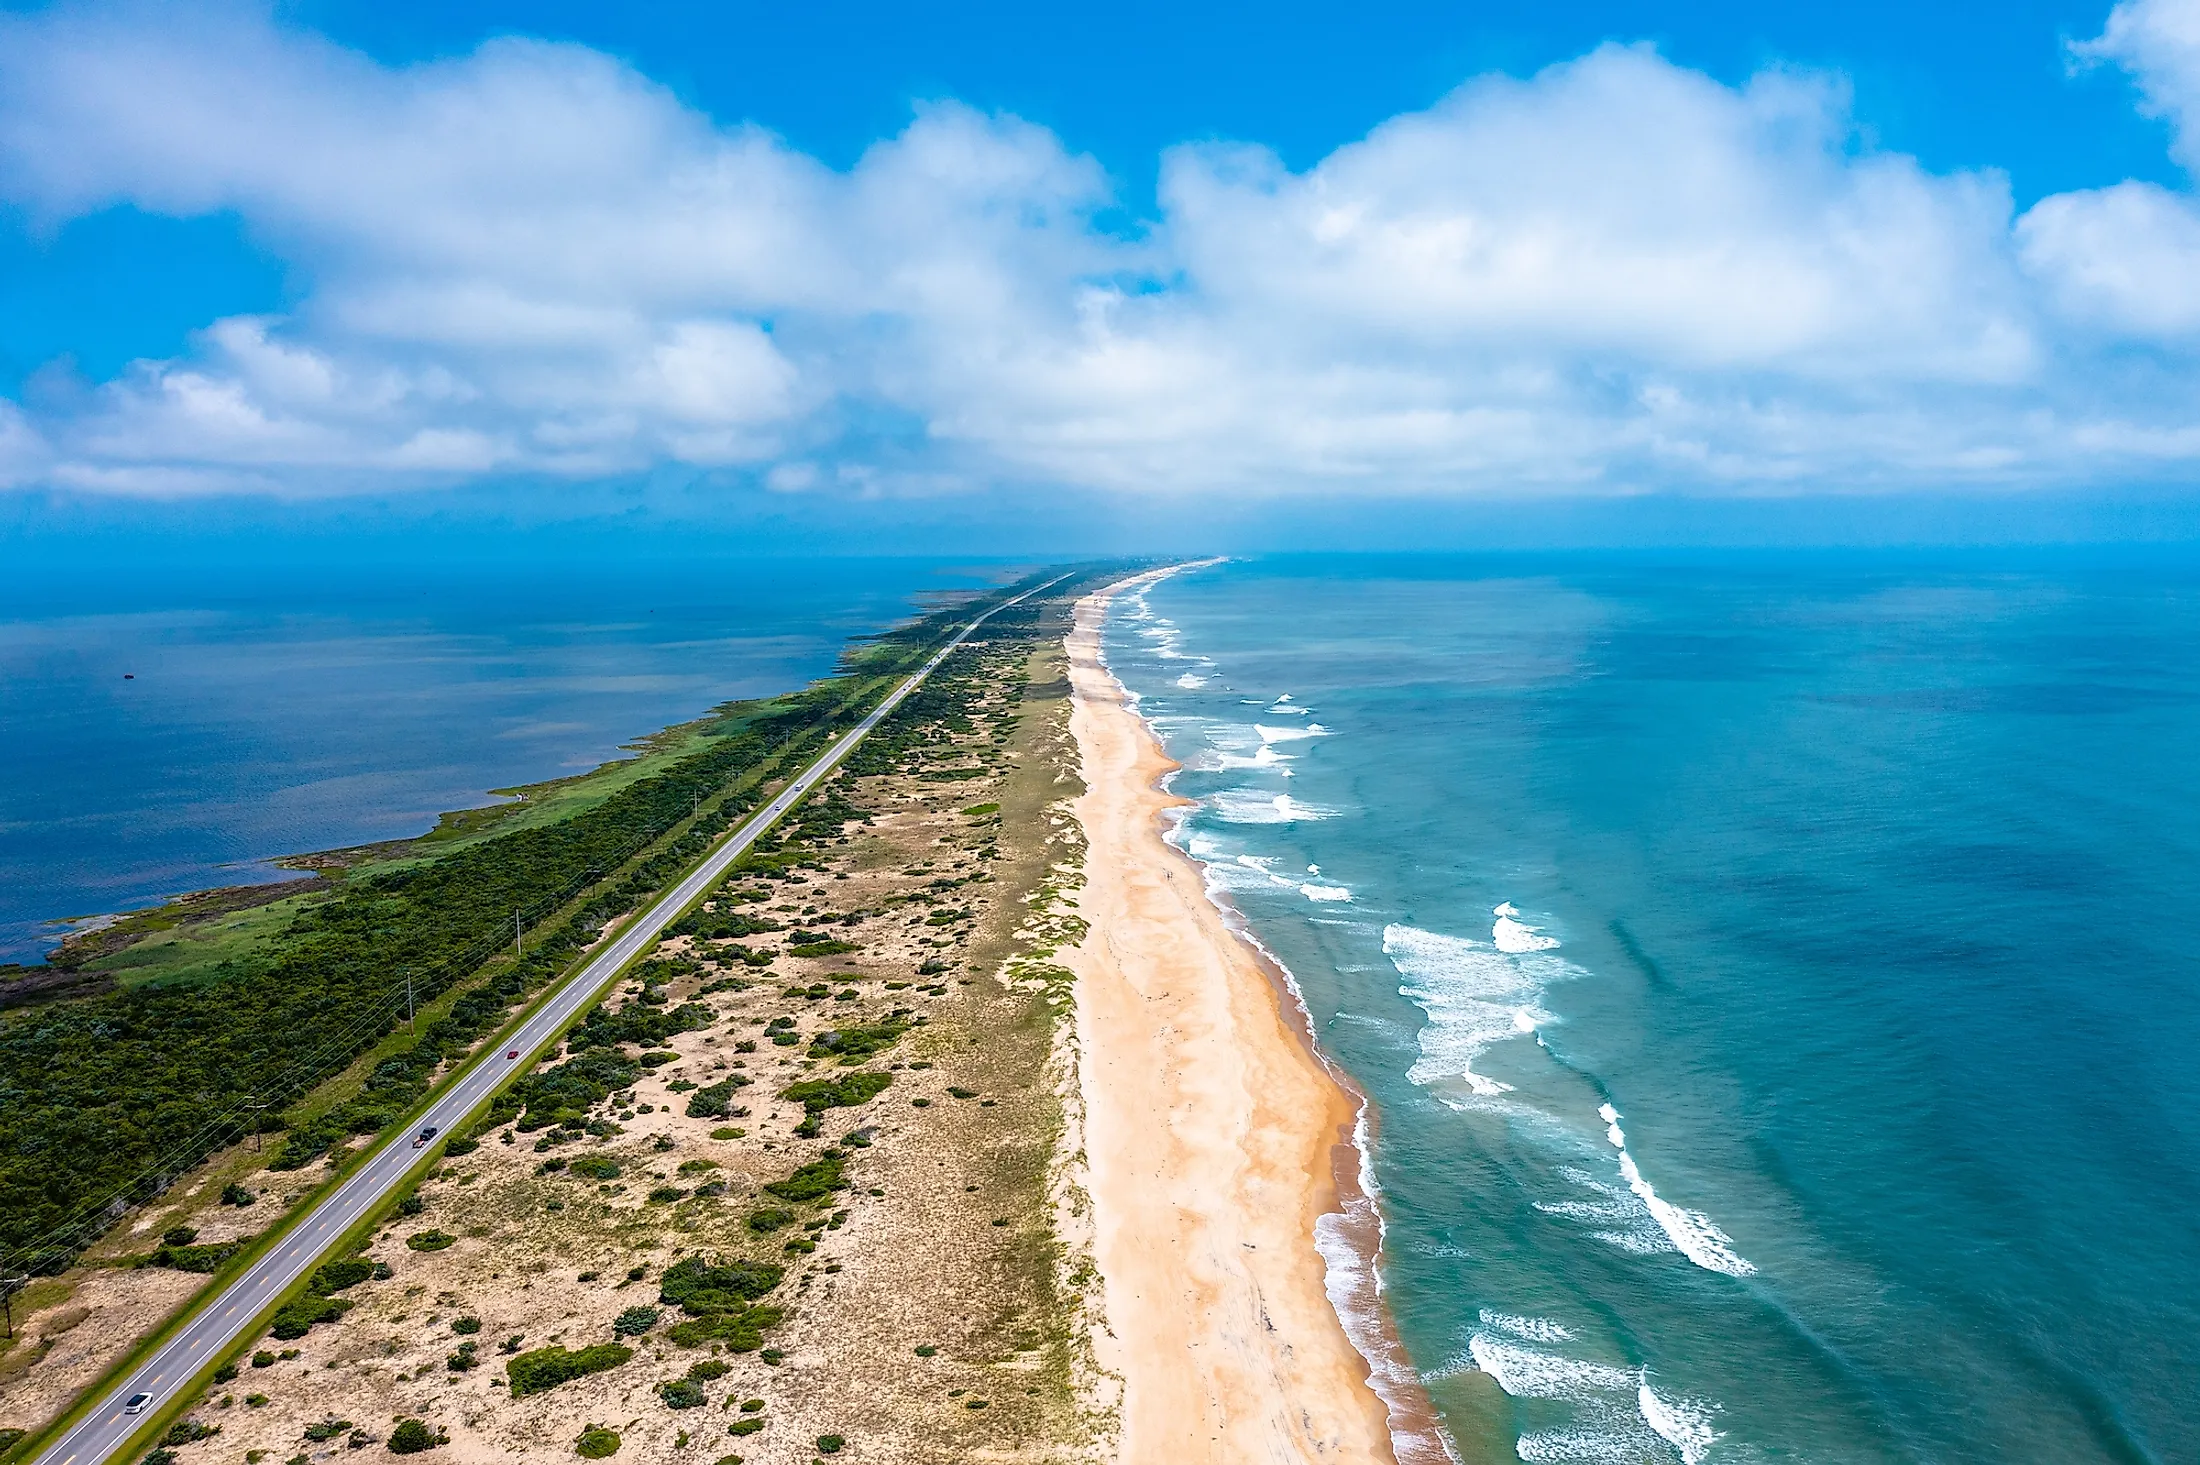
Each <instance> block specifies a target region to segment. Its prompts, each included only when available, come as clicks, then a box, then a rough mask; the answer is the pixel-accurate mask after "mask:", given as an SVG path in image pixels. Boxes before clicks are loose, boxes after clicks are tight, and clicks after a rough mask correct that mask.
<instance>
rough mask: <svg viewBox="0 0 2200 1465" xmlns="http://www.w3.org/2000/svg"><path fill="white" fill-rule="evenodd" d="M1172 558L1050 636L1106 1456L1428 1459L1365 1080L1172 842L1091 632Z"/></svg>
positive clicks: (1427, 1429)
mask: <svg viewBox="0 0 2200 1465" xmlns="http://www.w3.org/2000/svg"><path fill="white" fill-rule="evenodd" d="M1166 573H1168V571H1162V572H1158V573H1156V574H1152V575H1148V576H1142V577H1134V578H1132V579H1130V580H1126V581H1123V582H1120V583H1119V584H1117V585H1115V586H1111V587H1109V588H1107V589H1105V590H1101V591H1098V592H1095V593H1094V594H1092V595H1089V596H1087V597H1085V598H1084V599H1083V600H1081V601H1080V602H1079V603H1078V606H1077V611H1076V620H1075V629H1074V630H1073V631H1072V633H1071V635H1070V636H1069V638H1068V640H1067V642H1066V646H1067V650H1068V653H1069V663H1070V683H1071V689H1072V696H1073V706H1072V712H1071V727H1072V730H1073V731H1074V732H1075V734H1076V737H1077V742H1078V748H1079V752H1080V756H1081V759H1082V762H1083V768H1084V775H1085V793H1084V794H1083V795H1081V796H1080V797H1079V799H1078V800H1077V816H1078V819H1079V822H1080V823H1081V824H1082V825H1083V827H1084V830H1085V837H1086V847H1087V855H1086V885H1085V889H1084V892H1083V895H1082V897H1081V907H1082V913H1083V915H1084V917H1085V919H1086V920H1087V921H1088V922H1089V923H1090V934H1089V935H1088V936H1087V938H1086V939H1085V941H1084V942H1083V943H1082V944H1081V945H1080V946H1079V947H1078V948H1076V950H1074V951H1073V952H1069V953H1065V955H1066V957H1067V958H1068V960H1069V963H1070V965H1071V967H1072V969H1073V970H1074V971H1075V972H1076V976H1077V1014H1078V1018H1077V1020H1078V1029H1079V1036H1080V1050H1081V1055H1082V1056H1081V1062H1080V1068H1081V1074H1080V1080H1081V1084H1082V1087H1083V1089H1084V1099H1085V1109H1086V1126H1085V1135H1086V1148H1087V1155H1088V1164H1089V1180H1088V1185H1089V1189H1090V1191H1091V1194H1092V1196H1093V1201H1094V1219H1095V1233H1096V1244H1095V1254H1096V1257H1097V1260H1098V1263H1099V1268H1100V1271H1101V1274H1102V1276H1103V1278H1104V1279H1105V1283H1106V1295H1107V1318H1108V1323H1109V1327H1108V1335H1107V1337H1106V1338H1104V1339H1101V1340H1098V1341H1099V1342H1100V1343H1101V1344H1102V1358H1103V1362H1105V1363H1106V1364H1107V1365H1108V1366H1109V1367H1110V1368H1111V1369H1112V1370H1113V1371H1115V1372H1116V1373H1117V1374H1118V1375H1119V1376H1120V1377H1121V1378H1122V1379H1123V1383H1124V1391H1123V1403H1122V1434H1121V1455H1120V1458H1121V1459H1122V1460H1123V1461H1124V1462H1126V1465H1142V1462H1145V1461H1157V1462H1158V1461H1176V1460H1184V1459H1203V1460H1216V1461H1224V1460H1233V1461H1234V1460H1241V1459H1261V1460H1273V1459H1308V1460H1311V1459H1317V1458H1319V1459H1325V1460H1326V1459H1352V1460H1370V1461H1385V1462H1399V1461H1405V1462H1408V1465H1415V1462H1419V1461H1422V1460H1441V1459H1445V1458H1447V1457H1448V1453H1449V1452H1448V1451H1446V1450H1444V1449H1443V1447H1442V1445H1441V1437H1440V1435H1439V1434H1438V1433H1437V1431H1436V1430H1435V1429H1434V1422H1433V1416H1432V1414H1431V1413H1430V1411H1429V1410H1428V1408H1427V1406H1426V1404H1425V1402H1418V1407H1416V1404H1417V1401H1416V1400H1415V1398H1414V1397H1413V1396H1414V1395H1415V1394H1417V1392H1418V1389H1417V1385H1415V1384H1413V1383H1411V1381H1410V1370H1406V1371H1405V1376H1404V1378H1402V1379H1401V1378H1400V1377H1399V1376H1398V1371H1399V1369H1400V1368H1401V1367H1402V1365H1403V1358H1402V1354H1399V1353H1398V1352H1397V1350H1396V1345H1395V1343H1394V1341H1390V1340H1389V1339H1388V1328H1387V1325H1385V1324H1384V1323H1383V1322H1382V1321H1381V1313H1380V1304H1379V1300H1378V1299H1377V1297H1376V1295H1375V1294H1376V1293H1377V1291H1378V1290H1379V1284H1378V1283H1377V1282H1376V1280H1375V1276H1374V1268H1373V1262H1374V1256H1375V1253H1376V1249H1377V1247H1378V1246H1379V1238H1380V1222H1379V1219H1378V1218H1377V1217H1376V1215H1375V1212H1374V1207H1373V1203H1372V1197H1371V1196H1370V1195H1369V1194H1368V1193H1367V1188H1366V1185H1365V1183H1364V1179H1363V1173H1362V1172H1363V1167H1364V1152H1363V1149H1362V1143H1363V1142H1364V1138H1365V1134H1366V1128H1365V1126H1366V1123H1367V1114H1366V1101H1365V1098H1364V1096H1363V1095H1361V1094H1360V1093H1359V1092H1358V1090H1357V1089H1356V1088H1355V1087H1354V1086H1352V1085H1351V1084H1350V1083H1349V1081H1348V1080H1345V1079H1344V1078H1343V1076H1342V1075H1340V1074H1338V1073H1337V1072H1336V1071H1335V1070H1334V1068H1333V1067H1332V1066H1331V1065H1329V1064H1328V1063H1327V1062H1326V1060H1324V1059H1323V1058H1322V1056H1321V1055H1320V1053H1319V1052H1318V1050H1317V1049H1316V1048H1315V1046H1314V1044H1313V1041H1312V1033H1311V1030H1310V1028H1309V1027H1308V1024H1307V1017H1306V1013H1305V1008H1304V1004H1303V1003H1302V1002H1301V1001H1300V1000H1299V998H1298V995H1297V992H1296V984H1295V983H1293V982H1292V980H1291V978H1290V974H1289V973H1288V972H1287V971H1284V970H1283V969H1282V968H1281V967H1280V966H1278V965H1277V964H1276V963H1275V962H1274V961H1273V959H1272V958H1269V957H1268V956H1267V954H1266V953H1265V951H1264V950H1262V948H1261V947H1260V946H1259V944H1258V942H1257V941H1255V940H1253V939H1252V938H1251V933H1250V932H1249V931H1247V930H1245V929H1244V923H1243V920H1242V918H1238V919H1234V920H1233V919H1232V915H1233V914H1234V913H1232V912H1229V911H1227V910H1226V909H1225V908H1224V907H1223V906H1222V905H1220V904H1219V903H1217V902H1215V901H1214V900H1213V899H1212V898H1211V895H1210V892H1209V891H1208V889H1207V884H1206V879H1205V872H1204V870H1203V869H1202V868H1201V867H1200V866H1199V865H1198V864H1197V863H1196V862H1194V861H1193V860H1191V859H1190V858H1189V857H1188V856H1186V855H1184V854H1183V853H1182V852H1181V851H1180V850H1178V849H1176V848H1175V847H1174V846H1173V845H1172V844H1170V843H1169V842H1168V840H1167V839H1166V838H1165V834H1164V827H1165V825H1166V824H1167V822H1168V818H1169V812H1170V811H1171V810H1172V809H1179V808H1183V807H1185V805H1186V801H1185V800H1183V799H1180V798H1178V797H1176V796H1175V795H1172V794H1170V793H1168V792H1166V791H1165V790H1164V789H1163V787H1162V784H1163V781H1164V779H1165V778H1166V776H1167V775H1168V774H1169V773H1170V772H1172V771H1174V769H1175V768H1176V766H1177V765H1175V764H1174V763H1173V762H1171V761H1170V760H1169V759H1168V757H1167V755H1166V754H1165V753H1164V752H1163V751H1162V749H1161V747H1160V745H1159V743H1158V741H1157V740H1156V739H1155V738H1154V737H1153V734H1152V731H1151V729H1149V728H1148V727H1147V725H1146V724H1145V722H1144V720H1143V719H1142V718H1141V717H1140V716H1139V715H1138V713H1137V712H1136V710H1135V709H1134V707H1133V706H1132V704H1131V699H1130V697H1129V695H1128V694H1127V692H1126V691H1125V690H1124V688H1123V687H1122V685H1121V684H1120V683H1119V682H1118V681H1117V680H1116V679H1115V677H1114V676H1113V674H1112V673H1111V672H1110V671H1109V670H1108V669H1107V666H1106V662H1105V658H1104V656H1103V655H1102V653H1101V650H1100V630H1101V627H1102V625H1103V624H1104V620H1105V616H1106V612H1107V607H1108V604H1109V602H1110V600H1111V599H1112V598H1113V596H1114V595H1115V594H1117V593H1120V592H1121V591H1122V590H1124V589H1125V588H1127V587H1129V586H1133V585H1137V584H1141V583H1150V582H1151V581H1152V580H1153V579H1157V578H1159V577H1160V575H1161V574H1166ZM1340 1263H1341V1264H1340ZM1348 1316H1350V1317H1353V1318H1355V1319H1356V1320H1358V1321H1359V1322H1360V1324H1361V1325H1360V1326H1358V1327H1354V1326H1353V1325H1352V1323H1350V1322H1348V1320H1347V1319H1348ZM1382 1375H1388V1377H1381V1376H1382ZM1401 1385H1402V1386H1401Z"/></svg>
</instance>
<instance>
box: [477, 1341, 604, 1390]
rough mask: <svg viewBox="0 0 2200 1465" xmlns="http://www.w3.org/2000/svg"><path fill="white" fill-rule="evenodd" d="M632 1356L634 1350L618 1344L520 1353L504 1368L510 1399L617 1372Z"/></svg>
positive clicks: (555, 1347) (553, 1348)
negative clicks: (609, 1370)
mask: <svg viewBox="0 0 2200 1465" xmlns="http://www.w3.org/2000/svg"><path fill="white" fill-rule="evenodd" d="M633 1356H634V1350H633V1349H631V1348H627V1347H624V1346H622V1345H620V1344H618V1343H598V1344H596V1345H595V1346H594V1347H592V1348H582V1349H579V1350H577V1351H569V1350H567V1349H565V1348H561V1347H559V1346H557V1345H556V1344H552V1345H551V1346H550V1347H548V1348H537V1349H534V1350H533V1351H532V1352H528V1353H522V1354H520V1355H519V1356H518V1357H517V1358H514V1359H513V1360H511V1361H510V1362H509V1363H507V1364H505V1365H504V1372H505V1376H506V1377H508V1378H509V1379H510V1380H511V1381H512V1397H513V1398H515V1399H521V1398H525V1397H526V1396H527V1395H529V1394H539V1393H542V1392H543V1391H544V1390H545V1389H554V1388H556V1387H557V1386H558V1385H559V1384H562V1383H568V1382H570V1381H572V1380H573V1379H578V1378H586V1377H587V1376H588V1375H590V1374H592V1373H602V1372H603V1371H604V1370H605V1369H609V1368H617V1367H618V1366H619V1365H620V1364H622V1363H624V1362H626V1361H627V1360H628V1359H629V1358H632V1357H633Z"/></svg>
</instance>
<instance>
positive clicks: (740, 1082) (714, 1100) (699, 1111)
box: [687, 1073, 749, 1119]
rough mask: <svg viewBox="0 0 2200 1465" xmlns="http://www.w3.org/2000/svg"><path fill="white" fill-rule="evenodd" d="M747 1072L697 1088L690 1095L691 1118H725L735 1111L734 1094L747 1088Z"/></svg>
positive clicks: (688, 1114) (689, 1112)
mask: <svg viewBox="0 0 2200 1465" xmlns="http://www.w3.org/2000/svg"><path fill="white" fill-rule="evenodd" d="M748 1085H749V1079H748V1077H747V1075H745V1074H739V1073H737V1074H734V1075H732V1076H731V1077H730V1078H726V1079H723V1080H721V1081H720V1082H718V1083H714V1084H710V1085H707V1086H705V1087H703V1088H699V1089H697V1090H696V1091H695V1092H694V1093H692V1094H689V1095H688V1101H687V1116H688V1118H690V1119H723V1118H725V1117H726V1116H727V1115H729V1114H731V1113H732V1112H733V1096H734V1093H735V1091H736V1090H738V1089H744V1088H747V1087H748Z"/></svg>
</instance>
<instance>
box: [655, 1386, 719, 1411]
mask: <svg viewBox="0 0 2200 1465" xmlns="http://www.w3.org/2000/svg"><path fill="white" fill-rule="evenodd" d="M657 1397H658V1398H660V1399H662V1400H664V1401H665V1407H666V1408H667V1409H695V1408H699V1407H701V1406H702V1405H704V1404H708V1403H709V1402H710V1395H708V1394H706V1393H704V1392H703V1386H702V1385H701V1384H699V1383H697V1382H695V1380H693V1379H666V1380H665V1381H664V1382H663V1383H661V1384H659V1385H657Z"/></svg>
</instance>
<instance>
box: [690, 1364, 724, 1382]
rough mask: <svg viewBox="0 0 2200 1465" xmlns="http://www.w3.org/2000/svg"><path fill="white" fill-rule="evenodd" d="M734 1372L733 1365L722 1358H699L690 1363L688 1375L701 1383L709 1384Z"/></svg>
mask: <svg viewBox="0 0 2200 1465" xmlns="http://www.w3.org/2000/svg"><path fill="white" fill-rule="evenodd" d="M732 1372H733V1365H732V1364H730V1363H727V1362H726V1361H725V1360H724V1359H722V1358H698V1359H696V1360H695V1362H693V1363H691V1364H689V1365H688V1374H687V1376H688V1377H689V1378H691V1379H693V1380H695V1381H696V1382H697V1383H699V1384H707V1383H712V1382H714V1381H716V1380H718V1379H722V1378H724V1377H725V1376H726V1375H727V1374H729V1373H732Z"/></svg>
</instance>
